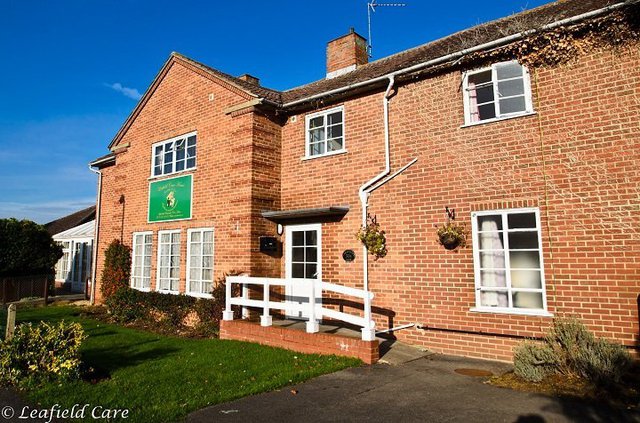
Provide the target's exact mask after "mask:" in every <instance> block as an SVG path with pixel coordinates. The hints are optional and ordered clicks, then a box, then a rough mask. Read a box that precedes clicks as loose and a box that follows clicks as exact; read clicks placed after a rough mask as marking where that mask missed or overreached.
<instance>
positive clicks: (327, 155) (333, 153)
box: [300, 150, 347, 161]
mask: <svg viewBox="0 0 640 423" xmlns="http://www.w3.org/2000/svg"><path fill="white" fill-rule="evenodd" d="M346 153H347V150H336V151H332V152H331V153H324V154H318V155H316V156H304V157H302V158H301V159H300V160H302V161H306V160H313V159H320V158H322V157H330V156H338V155H340V154H346Z"/></svg>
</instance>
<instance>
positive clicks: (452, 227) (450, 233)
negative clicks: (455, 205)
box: [438, 221, 467, 250]
mask: <svg viewBox="0 0 640 423" xmlns="http://www.w3.org/2000/svg"><path fill="white" fill-rule="evenodd" d="M438 243H439V244H440V245H442V246H443V247H444V248H445V249H447V250H455V249H457V248H459V247H464V246H465V245H466V244H467V232H466V230H465V227H464V225H458V224H457V223H456V222H454V221H449V222H447V223H446V224H445V225H443V226H441V227H439V228H438Z"/></svg>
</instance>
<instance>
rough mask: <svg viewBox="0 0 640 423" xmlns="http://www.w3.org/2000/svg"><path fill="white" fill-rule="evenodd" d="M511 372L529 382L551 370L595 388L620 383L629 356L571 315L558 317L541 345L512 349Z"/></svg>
mask: <svg viewBox="0 0 640 423" xmlns="http://www.w3.org/2000/svg"><path fill="white" fill-rule="evenodd" d="M513 359H514V372H515V373H516V374H517V375H518V376H520V377H522V378H523V379H525V380H528V381H530V382H540V381H541V380H542V379H544V377H545V376H547V375H549V374H551V373H559V374H565V375H571V376H576V377H581V378H584V379H586V380H587V381H589V382H591V383H592V384H593V385H595V386H596V387H602V388H606V387H608V386H610V385H613V384H617V383H620V382H621V381H622V379H623V377H624V376H625V374H626V373H627V371H628V369H629V367H630V366H631V356H630V355H629V353H628V352H627V351H626V350H625V348H624V347H623V346H622V345H620V344H615V343H611V342H609V341H607V340H605V339H602V338H597V337H596V336H595V335H594V334H593V333H592V332H590V331H589V330H588V329H587V328H586V327H585V326H584V324H582V323H581V322H580V321H579V320H577V319H574V318H567V319H563V318H557V319H554V321H553V326H552V327H551V329H550V330H549V332H548V333H547V334H546V335H545V337H544V342H543V343H541V344H533V343H531V342H524V343H522V344H521V345H519V346H517V347H516V348H515V349H514V357H513Z"/></svg>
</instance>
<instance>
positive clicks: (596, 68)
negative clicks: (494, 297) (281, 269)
mask: <svg viewBox="0 0 640 423" xmlns="http://www.w3.org/2000/svg"><path fill="white" fill-rule="evenodd" d="M638 59H639V53H638V51H637V50H633V51H626V52H624V53H623V54H613V53H609V52H600V53H595V54H590V55H589V56H585V57H582V58H580V60H578V61H576V62H574V63H572V64H570V65H566V66H562V67H558V68H555V69H532V70H531V71H532V90H533V97H534V107H535V111H536V114H535V115H531V116H526V117H519V118H515V119H509V120H504V121H500V122H494V123H488V124H483V125H478V126H473V127H461V126H462V125H463V123H464V115H463V104H462V92H461V74H460V72H451V73H447V74H444V75H440V76H436V77H432V78H430V79H426V80H422V81H419V82H415V83H411V84H405V85H400V86H399V87H398V88H397V92H396V93H395V95H394V96H393V98H392V99H391V100H390V136H391V152H392V153H391V167H392V171H394V170H396V169H398V168H399V167H401V166H403V165H404V164H406V163H407V162H408V161H409V160H411V159H413V158H414V157H417V158H418V162H417V163H416V164H415V165H414V166H412V167H411V168H409V169H408V170H407V171H406V172H405V173H403V174H402V175H400V176H399V177H397V178H396V179H394V180H393V181H391V182H390V183H388V184H387V185H385V186H383V187H382V188H380V189H379V190H377V191H375V192H374V193H373V194H372V196H371V198H370V211H371V213H372V214H376V215H377V217H378V221H379V222H380V223H381V225H382V227H383V229H385V230H386V232H387V241H388V247H389V254H388V255H387V257H386V258H384V259H382V260H379V261H377V262H371V264H370V286H371V289H372V290H373V291H374V293H375V294H376V298H375V299H374V301H373V304H374V307H376V308H377V309H376V310H375V311H376V315H377V322H378V325H379V327H380V326H382V327H390V326H392V325H395V326H397V325H400V324H405V323H418V324H421V325H424V326H428V327H431V328H437V329H439V330H434V329H430V330H424V329H415V328H414V329H410V330H403V331H399V332H397V336H398V337H399V338H400V339H401V340H405V341H408V342H411V343H414V344H420V345H423V346H426V347H428V348H430V349H432V350H434V351H440V352H445V353H454V354H463V355H469V356H476V357H484V358H498V359H503V360H509V359H510V358H511V349H512V346H513V345H514V343H515V342H517V341H518V339H517V338H510V337H509V336H510V335H513V336H525V337H536V336H540V335H541V331H542V330H543V329H544V328H545V327H547V325H548V324H549V323H550V318H547V317H535V316H517V315H509V314H493V313H477V312H471V311H470V309H471V308H472V307H474V306H475V285H474V272H473V256H472V250H471V248H466V249H462V250H459V251H454V252H451V251H446V250H444V249H443V248H442V247H441V246H439V245H438V244H437V242H436V235H435V228H434V225H439V224H442V223H444V208H445V206H448V207H450V208H455V209H456V211H457V214H458V220H459V221H462V222H464V223H465V224H466V226H467V228H471V221H470V213H471V211H474V210H492V209H500V208H515V207H539V208H540V214H541V220H542V238H543V245H542V247H543V255H544V267H545V273H546V292H547V300H548V309H549V312H551V313H553V314H554V315H558V316H562V315H576V316H578V317H580V318H581V319H583V320H584V321H585V322H586V323H587V324H588V325H589V326H590V327H591V328H592V329H594V330H595V331H596V332H597V333H598V334H599V335H604V336H607V337H609V338H612V339H615V340H617V341H619V342H622V343H624V344H625V345H627V346H633V345H635V344H636V342H637V338H638V310H637V305H636V298H637V296H638V294H639V293H640V277H639V276H640V267H639V266H638V264H637V263H638V255H639V251H640V243H639V238H640V237H639V229H638V228H640V225H639V223H640V222H639V220H640V216H639V210H638V193H639V191H638V188H637V187H638V184H639V182H640V173H639V170H638V169H639V167H638V164H639V163H640V160H639V159H640V149H639V147H640V145H639V144H640V136H639V135H640V123H639V122H640V121H639V120H638V119H637V117H636V116H635V110H637V106H638V102H639V101H640V100H639V99H640V71H639V70H638V63H639V61H638ZM337 104H343V105H344V108H345V121H346V123H345V134H346V135H345V146H346V150H347V151H348V153H346V154H342V155H337V156H330V157H323V158H317V159H312V160H307V161H302V160H300V158H301V157H302V156H304V113H300V114H299V115H298V118H297V119H296V121H295V122H293V121H292V120H289V122H288V123H287V124H286V125H285V126H284V128H283V135H282V143H283V144H282V168H283V169H286V170H287V171H286V172H283V174H282V198H281V202H282V208H283V209H295V208H302V207H319V206H329V205H342V204H348V205H350V206H351V211H350V212H349V213H348V214H347V216H346V217H345V218H344V219H343V221H341V222H339V223H331V224H326V225H323V246H324V251H323V276H324V279H326V280H327V281H329V282H335V283H340V284H345V285H348V286H354V287H362V272H361V270H360V269H361V259H362V257H361V249H360V247H359V245H358V242H357V241H356V239H355V237H354V234H355V233H356V231H357V229H358V226H359V225H360V204H359V200H358V196H357V191H358V186H359V185H361V184H362V183H363V182H365V181H367V180H368V179H369V178H371V177H372V176H374V175H376V174H377V173H378V172H380V171H381V170H382V169H383V167H384V161H383V159H384V157H383V151H384V139H383V133H382V128H383V126H382V93H380V92H378V93H374V94H371V95H368V96H365V97H360V98H356V99H352V100H349V101H346V102H344V103H336V104H327V107H333V106H335V105H337ZM314 111H315V110H314ZM543 161H544V165H543ZM319 175H322V177H321V178H319V177H318V176H319ZM545 175H546V178H547V183H546V184H545ZM347 248H351V249H354V250H355V251H356V252H357V254H358V257H357V258H356V260H355V262H353V263H345V262H344V261H343V260H342V258H341V256H340V254H341V252H342V251H343V250H344V249H347ZM469 332H483V333H485V334H484V335H478V334H473V333H469ZM488 334H495V335H496V336H490V335H488Z"/></svg>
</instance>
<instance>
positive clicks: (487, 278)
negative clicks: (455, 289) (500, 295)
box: [480, 270, 507, 287]
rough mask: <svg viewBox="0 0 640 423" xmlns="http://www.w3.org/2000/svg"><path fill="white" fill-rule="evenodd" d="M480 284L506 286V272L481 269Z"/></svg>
mask: <svg viewBox="0 0 640 423" xmlns="http://www.w3.org/2000/svg"><path fill="white" fill-rule="evenodd" d="M480 285H482V286H489V287H502V286H507V274H506V272H505V271H504V270H482V271H481V272H480Z"/></svg>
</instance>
